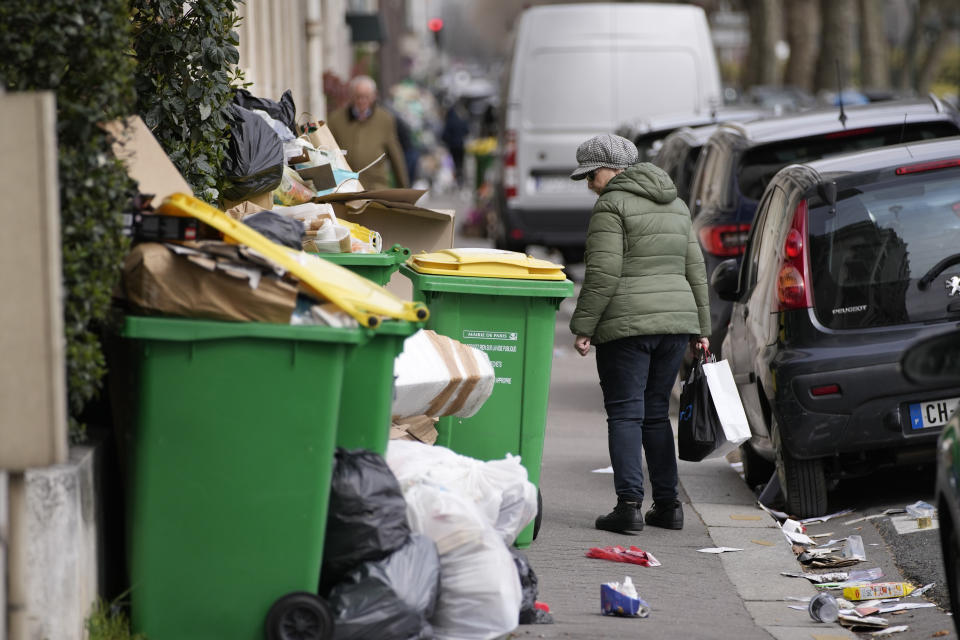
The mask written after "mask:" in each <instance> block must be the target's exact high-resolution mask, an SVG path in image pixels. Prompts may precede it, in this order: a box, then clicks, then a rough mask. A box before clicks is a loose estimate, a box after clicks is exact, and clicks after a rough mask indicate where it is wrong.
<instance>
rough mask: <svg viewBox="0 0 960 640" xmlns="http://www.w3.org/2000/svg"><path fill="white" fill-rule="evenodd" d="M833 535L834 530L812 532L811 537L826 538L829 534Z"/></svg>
mask: <svg viewBox="0 0 960 640" xmlns="http://www.w3.org/2000/svg"><path fill="white" fill-rule="evenodd" d="M832 535H833V531H831V532H830V533H812V534H810V537H811V538H826V537H827V536H832Z"/></svg>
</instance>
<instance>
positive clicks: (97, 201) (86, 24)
mask: <svg viewBox="0 0 960 640" xmlns="http://www.w3.org/2000/svg"><path fill="white" fill-rule="evenodd" d="M127 12H128V8H127V3H126V1H125V0H84V1H83V2H76V1H75V0H44V2H36V1H35V0H3V2H0V84H2V85H3V86H4V87H5V88H6V89H7V90H8V91H33V90H52V91H55V92H56V96H57V136H58V145H59V177H60V210H61V222H60V225H61V233H62V237H63V258H62V260H63V288H64V293H65V297H64V328H65V332H66V341H67V343H66V344H67V351H66V355H67V385H68V396H69V403H70V405H69V409H70V415H71V424H72V426H76V424H77V420H76V416H79V415H80V413H81V412H82V410H83V408H84V406H85V405H86V403H87V402H88V401H89V400H90V399H91V398H92V397H93V396H94V395H95V394H96V392H97V390H98V389H99V388H100V380H101V378H102V376H103V374H104V371H105V363H104V357H103V352H102V351H101V348H100V341H99V338H98V335H97V332H96V328H97V325H98V323H100V322H102V321H103V320H104V319H105V318H106V316H107V313H108V311H109V309H110V299H111V291H112V289H113V287H114V285H115V283H116V282H117V280H118V277H119V264H120V262H121V260H122V259H123V256H124V254H125V253H126V251H127V242H126V240H125V238H124V237H123V235H122V233H121V216H120V212H121V211H122V210H123V209H124V208H125V207H126V206H127V203H128V201H129V199H130V197H131V195H132V194H133V193H134V185H133V183H132V182H131V181H130V180H129V179H128V178H127V176H126V173H125V172H124V170H123V167H122V165H121V164H120V163H119V162H118V161H116V160H115V159H114V157H113V155H112V153H111V151H110V145H109V141H108V140H107V137H106V135H105V134H104V133H103V131H101V130H100V129H99V128H98V127H97V123H100V122H105V121H109V120H113V119H115V118H118V117H122V116H126V115H128V114H130V113H131V112H132V111H133V106H134V103H135V96H134V89H133V71H134V61H133V58H132V57H131V56H130V23H129V19H128V13H127Z"/></svg>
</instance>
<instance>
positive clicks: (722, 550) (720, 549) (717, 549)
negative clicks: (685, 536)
mask: <svg viewBox="0 0 960 640" xmlns="http://www.w3.org/2000/svg"><path fill="white" fill-rule="evenodd" d="M697 551H699V552H700V553H725V552H727V551H743V549H737V548H736V547H707V548H706V549H697Z"/></svg>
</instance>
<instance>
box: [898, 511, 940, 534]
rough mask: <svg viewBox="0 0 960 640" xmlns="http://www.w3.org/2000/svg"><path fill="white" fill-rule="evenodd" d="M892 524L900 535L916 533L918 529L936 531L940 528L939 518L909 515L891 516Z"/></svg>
mask: <svg viewBox="0 0 960 640" xmlns="http://www.w3.org/2000/svg"><path fill="white" fill-rule="evenodd" d="M890 524H892V525H893V528H894V529H896V530H897V533H898V534H900V535H904V534H906V533H916V532H917V531H935V530H937V529H939V528H940V520H939V518H920V519H917V518H913V517H911V516H909V515H905V516H896V517H893V518H890ZM921 525H923V526H921Z"/></svg>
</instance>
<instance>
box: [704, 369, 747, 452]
mask: <svg viewBox="0 0 960 640" xmlns="http://www.w3.org/2000/svg"><path fill="white" fill-rule="evenodd" d="M703 375H704V376H705V377H706V379H707V386H708V387H709V388H710V398H711V399H712V400H713V406H714V407H715V408H716V410H717V417H718V418H719V419H720V424H721V425H723V435H724V437H725V442H724V443H723V444H721V445H720V446H719V447H717V448H716V449H715V450H714V451H713V453H710V454H709V455H707V458H717V457H720V456H725V455H727V454H728V453H730V452H731V451H733V450H734V449H736V448H737V447H739V446H740V445H741V444H743V443H744V442H746V441H747V440H749V439H750V425H749V424H747V414H745V413H744V412H743V403H741V402H740V394H739V393H738V392H737V385H736V383H735V382H734V381H733V374H732V373H731V372H730V364H729V363H727V361H726V360H721V361H719V362H705V363H704V364H703Z"/></svg>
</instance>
